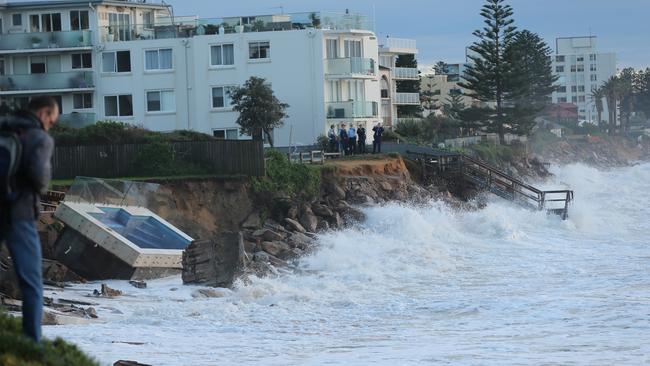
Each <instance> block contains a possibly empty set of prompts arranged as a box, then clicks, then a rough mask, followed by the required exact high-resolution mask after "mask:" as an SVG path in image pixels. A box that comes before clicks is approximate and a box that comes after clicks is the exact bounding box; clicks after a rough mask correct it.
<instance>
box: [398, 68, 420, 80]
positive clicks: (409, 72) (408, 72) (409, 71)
mask: <svg viewBox="0 0 650 366" xmlns="http://www.w3.org/2000/svg"><path fill="white" fill-rule="evenodd" d="M392 72H393V79H401V80H417V79H419V78H420V74H419V73H418V69H416V68H414V67H395V68H393V70H392Z"/></svg>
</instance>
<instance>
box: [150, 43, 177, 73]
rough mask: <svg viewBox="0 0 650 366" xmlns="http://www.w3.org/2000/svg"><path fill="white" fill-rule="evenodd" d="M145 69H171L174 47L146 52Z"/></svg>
mask: <svg viewBox="0 0 650 366" xmlns="http://www.w3.org/2000/svg"><path fill="white" fill-rule="evenodd" d="M144 60H145V61H144V69H145V70H171V69H172V67H173V65H172V49H171V48H162V49H159V50H149V51H145V52H144Z"/></svg>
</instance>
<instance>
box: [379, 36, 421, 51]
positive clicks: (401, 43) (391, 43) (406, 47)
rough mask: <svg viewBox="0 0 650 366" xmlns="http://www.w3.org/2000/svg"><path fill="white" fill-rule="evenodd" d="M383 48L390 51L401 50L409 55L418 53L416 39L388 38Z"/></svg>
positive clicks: (383, 43)
mask: <svg viewBox="0 0 650 366" xmlns="http://www.w3.org/2000/svg"><path fill="white" fill-rule="evenodd" d="M381 48H387V49H390V50H395V51H397V50H401V51H406V52H408V53H415V52H417V43H416V42H415V40H414V39H405V38H386V39H384V41H383V42H382V45H381Z"/></svg>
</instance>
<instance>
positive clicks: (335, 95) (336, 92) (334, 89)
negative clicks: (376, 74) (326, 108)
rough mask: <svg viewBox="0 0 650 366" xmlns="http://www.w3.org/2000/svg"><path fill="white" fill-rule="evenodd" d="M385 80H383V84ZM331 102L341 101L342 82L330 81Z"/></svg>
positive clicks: (329, 95)
mask: <svg viewBox="0 0 650 366" xmlns="http://www.w3.org/2000/svg"><path fill="white" fill-rule="evenodd" d="M383 82H384V79H382V84H383ZM328 97H329V100H328V101H329V102H338V101H340V100H341V82H340V81H338V80H330V81H329V94H328Z"/></svg>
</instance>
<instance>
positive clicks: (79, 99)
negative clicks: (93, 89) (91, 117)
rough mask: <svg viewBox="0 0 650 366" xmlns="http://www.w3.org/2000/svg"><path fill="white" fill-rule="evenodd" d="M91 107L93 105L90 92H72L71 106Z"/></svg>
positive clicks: (75, 107)
mask: <svg viewBox="0 0 650 366" xmlns="http://www.w3.org/2000/svg"><path fill="white" fill-rule="evenodd" d="M92 107H93V94H92V93H80V94H72V108H74V109H90V108H92Z"/></svg>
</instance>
